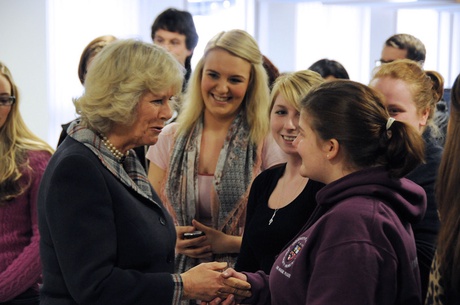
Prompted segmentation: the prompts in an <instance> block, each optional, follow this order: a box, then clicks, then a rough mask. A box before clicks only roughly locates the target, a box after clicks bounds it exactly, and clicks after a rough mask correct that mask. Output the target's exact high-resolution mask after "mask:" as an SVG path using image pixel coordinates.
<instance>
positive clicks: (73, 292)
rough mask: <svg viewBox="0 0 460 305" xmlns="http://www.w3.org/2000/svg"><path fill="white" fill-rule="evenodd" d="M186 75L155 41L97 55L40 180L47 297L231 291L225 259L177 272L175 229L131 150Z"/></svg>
mask: <svg viewBox="0 0 460 305" xmlns="http://www.w3.org/2000/svg"><path fill="white" fill-rule="evenodd" d="M182 82H183V73H182V68H181V67H180V64H179V63H178V62H177V60H176V59H174V57H172V55H170V54H169V53H168V52H167V51H166V50H164V49H163V48H161V47H159V46H155V45H152V44H148V43H144V42H140V41H136V40H131V39H128V40H118V41H115V42H113V43H111V44H110V45H107V46H106V47H104V49H103V50H102V51H101V53H100V54H99V55H98V56H97V57H96V58H95V59H94V62H93V63H92V65H91V67H90V68H89V70H88V74H87V76H86V80H85V92H84V94H83V96H82V97H80V98H78V99H76V100H75V102H74V103H75V107H76V110H77V113H78V114H79V115H80V117H81V120H80V121H74V122H73V123H72V124H71V125H70V127H69V129H68V131H69V135H68V137H66V139H65V140H64V142H63V143H62V144H61V145H60V146H59V148H58V149H57V151H56V153H55V155H54V156H53V158H52V159H51V160H50V163H49V166H48V168H47V170H46V172H45V174H44V176H43V181H42V184H41V187H40V193H39V220H40V221H39V224H40V233H41V236H42V239H41V242H40V245H41V247H40V254H41V257H42V262H43V287H42V290H41V294H42V300H41V304H120V305H123V304H153V303H158V304H178V303H179V302H180V300H181V299H189V298H201V299H204V300H206V299H209V298H211V297H212V296H215V295H217V294H218V293H219V294H220V293H222V292H225V288H224V284H223V281H222V280H219V279H218V276H219V274H220V272H218V270H221V269H223V268H225V266H226V263H209V264H206V265H201V266H198V267H196V268H194V269H192V270H189V271H188V272H185V273H182V274H178V273H174V249H175V242H176V238H175V236H176V232H175V227H174V224H173V221H172V218H171V217H170V215H169V214H168V213H167V211H166V209H165V208H164V206H163V204H162V202H161V200H160V198H159V197H158V196H157V194H156V193H155V191H154V190H153V189H152V187H151V185H150V184H149V181H148V179H147V174H146V172H145V170H144V168H143V167H142V165H141V164H140V162H139V159H138V158H137V156H136V154H135V152H134V150H133V148H134V147H137V146H141V145H151V144H154V143H155V142H156V141H157V137H158V134H159V133H160V131H161V130H162V128H163V126H164V124H165V122H166V121H167V120H168V119H169V118H170V117H171V114H172V111H171V105H170V103H171V100H172V99H174V96H175V95H176V94H178V93H179V92H180V91H181V87H182ZM231 289H232V291H233V288H231Z"/></svg>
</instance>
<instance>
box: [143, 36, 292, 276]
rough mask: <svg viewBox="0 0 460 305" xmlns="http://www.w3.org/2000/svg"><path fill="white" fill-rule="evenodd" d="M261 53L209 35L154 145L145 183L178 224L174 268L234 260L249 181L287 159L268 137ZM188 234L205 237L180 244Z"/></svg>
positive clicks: (245, 43) (241, 41)
mask: <svg viewBox="0 0 460 305" xmlns="http://www.w3.org/2000/svg"><path fill="white" fill-rule="evenodd" d="M268 114H269V88H268V83H267V74H266V72H265V69H264V67H263V61H262V54H261V52H260V50H259V47H258V45H257V42H256V41H255V39H254V38H253V37H252V36H251V35H249V34H248V33H247V32H245V31H242V30H231V31H227V32H221V33H219V34H217V35H215V36H214V37H213V38H212V39H211V40H210V41H209V42H208V44H207V46H206V48H205V51H204V55H203V57H202V58H201V59H200V61H199V62H198V64H197V66H196V68H195V70H194V72H193V74H192V77H191V79H190V81H189V87H188V89H187V92H186V96H185V99H184V105H183V108H182V110H181V114H180V115H179V117H178V121H177V123H174V124H170V125H168V126H167V127H166V128H165V129H164V130H163V131H162V133H161V134H160V136H159V140H158V143H157V144H156V145H154V146H152V147H151V148H150V149H149V151H148V153H147V158H149V159H150V161H151V162H150V168H149V179H150V182H151V183H152V185H153V187H154V189H155V190H156V191H157V192H158V193H160V194H162V196H163V197H162V198H164V201H165V202H167V203H168V205H169V206H170V211H171V213H172V215H173V216H174V218H175V220H176V225H177V246H176V251H177V253H178V256H177V261H178V268H179V269H178V270H182V271H183V270H187V269H188V268H190V267H192V266H194V265H196V264H197V263H198V262H199V261H200V260H199V259H206V260H225V261H229V262H231V263H232V262H234V261H235V259H236V254H237V253H238V252H239V250H240V245H241V234H242V231H243V227H244V216H245V211H246V202H247V196H248V193H249V188H250V185H251V183H252V181H253V179H254V178H255V177H256V176H257V175H258V174H259V173H260V172H261V171H262V170H264V169H266V168H269V167H271V166H273V165H275V164H278V163H281V162H283V161H284V160H285V156H284V155H283V153H282V151H281V150H280V148H279V147H278V146H277V145H276V143H275V142H274V141H273V138H272V137H271V136H270V135H269V116H268ZM194 230H200V231H202V232H204V234H205V235H204V236H200V237H198V238H194V239H184V236H183V234H184V233H190V232H192V231H194Z"/></svg>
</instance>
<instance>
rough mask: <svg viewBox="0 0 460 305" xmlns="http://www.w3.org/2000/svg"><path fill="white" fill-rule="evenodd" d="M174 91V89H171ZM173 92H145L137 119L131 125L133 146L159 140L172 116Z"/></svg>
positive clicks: (138, 108)
mask: <svg viewBox="0 0 460 305" xmlns="http://www.w3.org/2000/svg"><path fill="white" fill-rule="evenodd" d="M171 92H172V91H171ZM171 92H165V93H160V94H153V93H151V92H147V93H145V94H144V95H143V96H142V97H141V99H140V101H139V104H138V105H137V119H136V121H135V123H134V124H133V125H132V126H130V127H129V130H130V134H129V135H128V136H129V138H131V139H132V142H133V143H132V145H130V146H132V147H138V146H142V145H153V144H155V143H156V142H157V141H158V135H159V134H160V132H161V130H162V128H163V127H164V125H165V122H166V121H167V120H169V119H170V118H171V116H172V109H171V105H170V103H171V102H170V99H171V98H172V94H171Z"/></svg>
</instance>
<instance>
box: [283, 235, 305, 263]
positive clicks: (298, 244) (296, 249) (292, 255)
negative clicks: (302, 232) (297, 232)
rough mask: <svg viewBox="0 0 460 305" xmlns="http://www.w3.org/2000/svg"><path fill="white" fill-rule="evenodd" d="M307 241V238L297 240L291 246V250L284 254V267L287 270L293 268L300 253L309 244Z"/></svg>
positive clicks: (302, 237)
mask: <svg viewBox="0 0 460 305" xmlns="http://www.w3.org/2000/svg"><path fill="white" fill-rule="evenodd" d="M307 239H308V238H307V237H305V236H301V237H299V238H297V239H296V240H295V241H294V242H293V243H292V244H291V246H290V247H289V250H288V251H286V253H285V254H284V258H283V266H284V267H285V268H289V267H291V266H292V264H293V263H294V261H295V259H296V257H297V255H298V254H299V253H300V251H301V250H302V248H303V246H304V245H305V243H306V242H307Z"/></svg>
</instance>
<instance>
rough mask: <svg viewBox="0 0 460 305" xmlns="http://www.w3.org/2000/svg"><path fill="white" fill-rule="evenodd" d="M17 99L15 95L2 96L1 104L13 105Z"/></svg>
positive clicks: (0, 97)
mask: <svg viewBox="0 0 460 305" xmlns="http://www.w3.org/2000/svg"><path fill="white" fill-rule="evenodd" d="M15 101H16V97H14V96H0V106H11V105H13V104H14V102H15Z"/></svg>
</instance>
